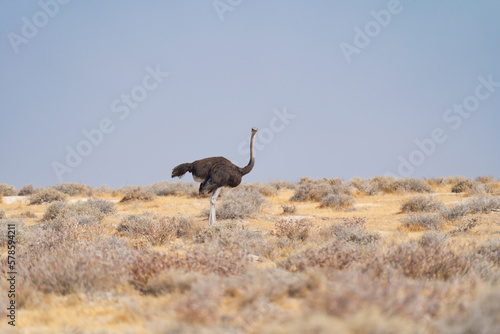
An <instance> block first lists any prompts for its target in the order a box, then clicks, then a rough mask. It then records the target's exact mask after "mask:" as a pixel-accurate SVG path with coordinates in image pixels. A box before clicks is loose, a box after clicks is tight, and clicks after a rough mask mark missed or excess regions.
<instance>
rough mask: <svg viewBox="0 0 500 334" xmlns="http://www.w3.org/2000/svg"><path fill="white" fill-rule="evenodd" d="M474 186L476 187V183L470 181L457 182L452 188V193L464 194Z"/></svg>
mask: <svg viewBox="0 0 500 334" xmlns="http://www.w3.org/2000/svg"><path fill="white" fill-rule="evenodd" d="M473 185H474V181H472V180H469V179H462V180H460V181H458V182H456V183H455V184H454V185H453V186H452V187H451V192H452V193H463V192H465V191H467V190H469V189H471V188H472V186H473Z"/></svg>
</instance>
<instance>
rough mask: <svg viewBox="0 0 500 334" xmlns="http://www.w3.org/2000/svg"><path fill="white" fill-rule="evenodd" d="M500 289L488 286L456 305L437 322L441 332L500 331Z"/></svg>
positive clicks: (436, 327) (438, 330) (462, 333)
mask: <svg viewBox="0 0 500 334" xmlns="http://www.w3.org/2000/svg"><path fill="white" fill-rule="evenodd" d="M499 300H500V290H499V289H498V286H496V287H495V286H487V287H485V288H483V289H482V290H481V291H479V294H478V295H476V296H474V297H472V298H470V297H469V298H467V300H466V301H461V302H460V303H458V305H454V307H453V310H452V311H450V310H448V312H447V314H445V316H444V317H443V318H442V319H438V320H437V321H436V322H435V324H436V326H435V329H436V332H439V333H457V334H467V333H485V334H487V333H488V334H489V333H491V334H493V333H500V316H499V314H500V303H499V302H498V301H499Z"/></svg>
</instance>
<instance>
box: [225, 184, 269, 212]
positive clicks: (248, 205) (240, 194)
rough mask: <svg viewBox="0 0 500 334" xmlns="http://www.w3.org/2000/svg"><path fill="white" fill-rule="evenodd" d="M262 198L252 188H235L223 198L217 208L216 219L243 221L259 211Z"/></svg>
mask: <svg viewBox="0 0 500 334" xmlns="http://www.w3.org/2000/svg"><path fill="white" fill-rule="evenodd" d="M262 203H264V197H263V196H262V195H261V193H260V192H258V191H257V190H255V189H252V188H245V187H243V188H236V189H235V190H233V191H231V192H230V193H229V194H227V195H225V196H224V197H223V202H222V204H221V205H220V206H219V207H218V208H217V212H216V214H217V218H220V219H244V218H247V217H249V216H252V215H255V214H257V213H258V212H259V211H260V208H261V206H262Z"/></svg>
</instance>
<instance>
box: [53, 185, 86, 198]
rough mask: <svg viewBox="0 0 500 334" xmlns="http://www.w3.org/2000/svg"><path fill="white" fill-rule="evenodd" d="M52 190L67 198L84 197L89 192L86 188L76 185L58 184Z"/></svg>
mask: <svg viewBox="0 0 500 334" xmlns="http://www.w3.org/2000/svg"><path fill="white" fill-rule="evenodd" d="M53 188H54V189H55V190H58V191H60V192H62V193H64V194H66V195H69V196H76V195H79V196H85V195H87V193H88V192H89V187H88V186H86V185H84V184H78V183H60V184H58V185H55V186H54V187H53Z"/></svg>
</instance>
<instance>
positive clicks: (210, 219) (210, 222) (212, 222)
mask: <svg viewBox="0 0 500 334" xmlns="http://www.w3.org/2000/svg"><path fill="white" fill-rule="evenodd" d="M221 188H222V187H219V188H217V189H215V191H214V194H213V195H212V198H210V215H209V216H208V225H210V226H212V225H215V203H216V202H217V197H219V192H220V190H221Z"/></svg>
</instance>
